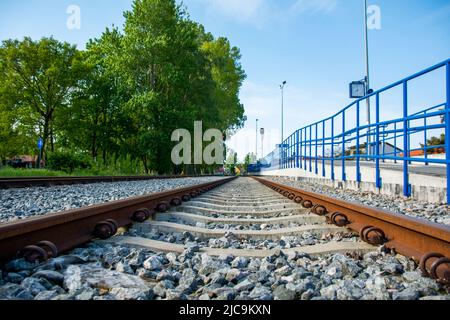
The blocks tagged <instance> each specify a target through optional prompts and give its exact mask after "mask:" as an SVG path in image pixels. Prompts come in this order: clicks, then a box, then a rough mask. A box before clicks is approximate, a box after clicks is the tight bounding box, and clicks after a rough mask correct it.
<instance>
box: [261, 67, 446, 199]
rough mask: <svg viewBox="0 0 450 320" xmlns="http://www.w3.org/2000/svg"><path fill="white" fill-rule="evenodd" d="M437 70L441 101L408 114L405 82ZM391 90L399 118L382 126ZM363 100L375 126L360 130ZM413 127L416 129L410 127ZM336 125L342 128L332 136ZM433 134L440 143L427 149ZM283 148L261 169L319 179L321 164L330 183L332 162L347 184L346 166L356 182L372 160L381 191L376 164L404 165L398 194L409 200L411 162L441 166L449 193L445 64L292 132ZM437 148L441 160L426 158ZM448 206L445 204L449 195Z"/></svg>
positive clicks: (409, 106)
mask: <svg viewBox="0 0 450 320" xmlns="http://www.w3.org/2000/svg"><path fill="white" fill-rule="evenodd" d="M436 70H444V71H445V80H444V82H445V93H444V97H443V100H444V101H442V102H440V103H439V104H437V105H436V106H434V107H428V108H424V109H422V110H420V111H418V112H415V113H411V111H410V110H411V105H410V101H409V100H410V92H409V91H410V82H411V81H412V80H415V79H418V78H422V77H423V76H425V75H428V74H431V73H432V72H434V71H436ZM395 88H398V89H400V90H401V100H402V103H401V105H402V108H401V110H402V115H401V117H399V118H395V119H391V120H383V121H381V117H380V115H381V110H380V109H381V107H382V97H383V94H385V93H388V92H389V93H390V92H392V91H393V90H394V89H395ZM411 91H413V90H411ZM368 100H369V101H371V102H372V100H375V107H374V108H373V110H374V112H375V123H371V124H365V125H363V124H361V119H360V117H361V113H362V112H361V106H362V105H363V103H365V102H366V101H368ZM372 112H373V111H372ZM352 114H354V117H352ZM339 120H341V121H339ZM348 120H350V121H354V123H355V124H354V125H353V127H352V126H348V123H347V121H348ZM416 122H420V124H413V123H416ZM339 126H341V129H340V130H339V131H338V132H336V130H338V127H339ZM437 131H439V132H442V133H444V134H445V144H443V145H438V146H436V145H433V146H429V145H428V142H427V141H428V139H429V138H430V137H431V134H430V133H431V132H437ZM319 133H320V134H319ZM414 138H415V139H419V140H420V141H423V144H421V146H420V148H411V141H412V140H413V139H414ZM361 142H362V143H361ZM282 146H284V147H283V148H282V149H280V150H278V154H277V150H276V151H274V152H272V153H271V154H270V155H269V156H268V157H266V158H265V159H264V160H263V161H262V162H263V163H264V164H265V168H266V170H270V169H268V168H272V169H274V167H276V168H281V169H287V168H300V169H303V170H306V171H309V172H311V173H314V174H316V175H318V174H319V163H320V164H321V167H322V171H321V174H322V176H323V177H325V176H326V173H327V172H326V164H328V163H329V164H330V169H329V173H330V177H331V179H332V180H335V179H336V163H338V164H339V163H340V166H341V168H340V169H341V179H342V180H343V181H346V180H347V170H348V166H346V162H347V161H352V162H354V163H355V170H356V172H355V173H356V181H357V182H361V181H362V174H361V165H362V164H361V162H362V161H372V162H374V163H375V183H376V186H377V188H381V187H382V177H381V170H380V162H386V161H392V162H394V163H403V194H404V195H405V196H407V197H409V196H411V185H410V182H409V169H410V165H411V164H412V163H413V162H414V163H422V164H424V165H429V164H440V165H445V166H446V173H447V190H450V59H449V60H446V61H443V62H441V63H439V64H436V65H434V66H432V67H430V68H428V69H425V70H423V71H421V72H418V73H416V74H414V75H411V76H409V77H407V78H404V79H402V80H400V81H398V82H395V83H393V84H391V85H389V86H386V87H384V88H382V89H380V90H378V91H375V92H373V93H371V94H369V95H367V96H365V97H363V98H361V99H358V100H355V101H354V102H352V103H351V104H350V105H348V106H347V107H345V108H344V109H342V110H341V111H339V112H338V113H336V114H335V115H333V116H331V117H329V118H326V119H323V120H320V121H318V122H316V123H313V124H311V125H308V126H306V127H303V128H301V129H299V130H297V131H295V132H294V133H293V134H292V135H290V136H289V137H288V138H287V139H286V140H285V141H284V142H283V144H282ZM320 149H321V150H320ZM387 149H389V150H387ZM436 149H445V159H438V158H433V157H430V156H429V152H430V151H431V150H436ZM419 150H421V151H423V158H421V157H420V156H417V155H414V154H413V152H415V151H419ZM320 151H321V152H320ZM412 154H413V155H412ZM447 203H450V192H449V191H448V192H447Z"/></svg>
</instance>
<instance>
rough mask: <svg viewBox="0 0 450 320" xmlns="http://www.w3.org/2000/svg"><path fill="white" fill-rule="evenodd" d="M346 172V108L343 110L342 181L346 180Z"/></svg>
mask: <svg viewBox="0 0 450 320" xmlns="http://www.w3.org/2000/svg"><path fill="white" fill-rule="evenodd" d="M346 180H347V177H346V174H345V110H344V111H342V181H346Z"/></svg>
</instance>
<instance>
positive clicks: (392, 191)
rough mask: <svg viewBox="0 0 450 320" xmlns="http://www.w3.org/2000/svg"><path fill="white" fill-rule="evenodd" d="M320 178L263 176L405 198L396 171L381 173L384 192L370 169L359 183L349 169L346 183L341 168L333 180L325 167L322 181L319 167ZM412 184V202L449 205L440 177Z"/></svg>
mask: <svg viewBox="0 0 450 320" xmlns="http://www.w3.org/2000/svg"><path fill="white" fill-rule="evenodd" d="M318 169H319V170H318V172H319V174H318V175H316V174H315V170H314V168H313V172H312V173H311V172H309V171H305V170H302V169H282V170H270V171H263V172H262V173H261V175H262V176H277V177H290V178H294V179H297V180H303V181H308V182H312V183H318V184H323V185H326V186H329V187H333V188H338V189H350V190H362V191H371V192H375V193H381V194H386V195H397V196H403V172H402V171H397V170H388V169H382V170H381V176H382V177H383V183H382V188H381V189H377V188H376V185H375V170H374V169H373V168H371V167H364V166H361V175H362V182H361V183H358V182H356V170H355V168H354V167H349V168H348V169H347V170H346V171H347V172H346V175H347V181H345V182H344V181H342V173H341V171H342V170H341V168H340V167H336V168H335V178H336V180H335V181H333V180H331V176H330V175H331V169H330V166H329V165H326V166H325V171H326V177H325V178H323V177H322V168H321V165H319V168H318ZM409 179H410V183H411V185H412V198H413V199H416V200H422V201H428V202H432V203H446V200H447V199H446V196H447V189H446V183H447V181H446V178H445V177H439V176H428V175H422V174H413V173H412V174H410V177H409Z"/></svg>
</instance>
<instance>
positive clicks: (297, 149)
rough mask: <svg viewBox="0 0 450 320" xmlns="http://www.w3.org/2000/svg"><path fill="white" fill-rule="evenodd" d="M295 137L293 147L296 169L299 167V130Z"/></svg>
mask: <svg viewBox="0 0 450 320" xmlns="http://www.w3.org/2000/svg"><path fill="white" fill-rule="evenodd" d="M296 135H297V143H296V145H295V167H296V168H297V169H298V168H299V167H300V163H299V155H300V132H299V130H297V131H296Z"/></svg>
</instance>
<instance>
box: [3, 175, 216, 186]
mask: <svg viewBox="0 0 450 320" xmlns="http://www.w3.org/2000/svg"><path fill="white" fill-rule="evenodd" d="M209 176H210V175H204V176H199V175H188V176H176V175H166V176H104V177H23V178H22V177H14V178H1V177H0V189H10V188H30V187H48V186H58V185H71V184H89V183H99V182H121V181H141V180H155V179H176V178H196V177H209Z"/></svg>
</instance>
